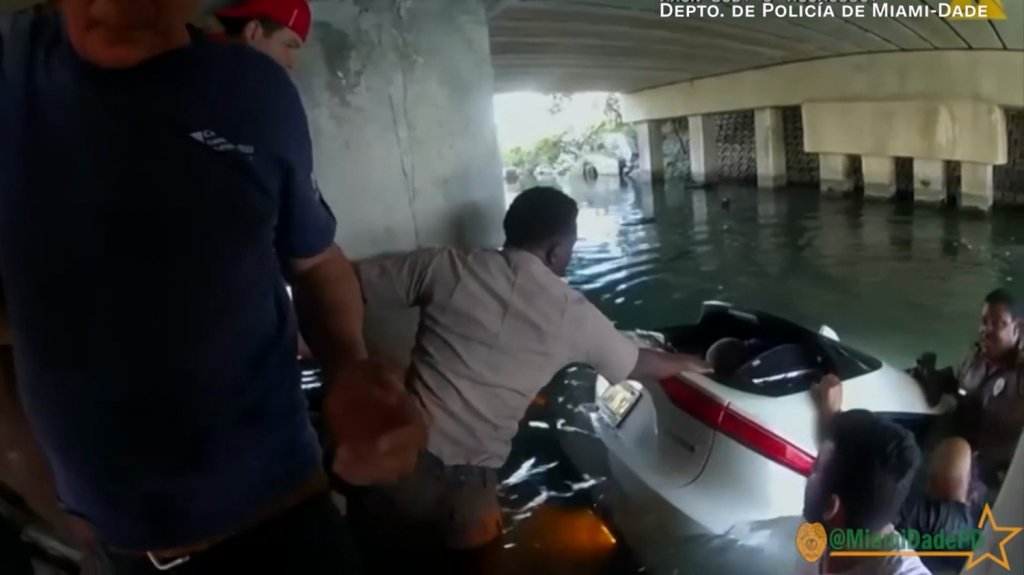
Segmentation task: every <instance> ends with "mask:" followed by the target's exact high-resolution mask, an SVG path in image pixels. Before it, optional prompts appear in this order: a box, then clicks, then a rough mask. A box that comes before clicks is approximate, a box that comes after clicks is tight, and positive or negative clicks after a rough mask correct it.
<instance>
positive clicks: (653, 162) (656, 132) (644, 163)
mask: <svg viewBox="0 0 1024 575" xmlns="http://www.w3.org/2000/svg"><path fill="white" fill-rule="evenodd" d="M636 138H637V145H638V146H639V148H640V149H639V150H638V152H639V155H640V160H639V161H640V177H641V178H644V179H649V180H651V181H655V182H660V181H662V180H664V179H665V152H664V150H663V149H662V145H663V144H664V138H662V135H661V122H659V121H656V120H652V121H649V122H641V123H639V124H637V125H636Z"/></svg>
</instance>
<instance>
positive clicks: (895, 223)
mask: <svg viewBox="0 0 1024 575" xmlns="http://www.w3.org/2000/svg"><path fill="white" fill-rule="evenodd" d="M563 187H564V188H565V189H566V191H567V192H569V193H570V194H571V195H573V196H574V197H575V198H576V199H577V200H578V201H579V203H580V208H581V210H580V218H579V228H580V243H579V246H578V248H577V252H576V259H575V261H574V262H573V265H572V268H571V281H572V283H573V284H574V285H575V286H576V287H578V288H579V289H581V290H582V291H584V292H585V293H587V294H588V295H589V296H590V297H591V298H592V299H593V300H594V301H595V302H597V303H598V305H599V306H600V307H601V308H602V310H603V311H605V312H606V313H607V314H608V315H609V316H610V317H612V318H613V319H614V320H616V321H617V322H618V323H619V324H620V325H621V326H622V327H644V328H655V327H659V326H664V325H671V324H676V323H683V322H689V321H693V320H694V319H695V318H696V315H697V313H698V312H699V306H700V303H701V302H702V301H704V300H707V299H719V300H725V301H729V302H732V303H734V304H737V305H741V306H750V307H754V308H759V309H763V310H765V311H769V312H772V313H775V314H777V315H781V316H784V317H788V318H792V319H794V320H797V321H799V322H801V323H804V324H805V325H808V326H813V327H817V326H819V325H821V324H823V323H825V324H828V325H830V326H831V327H833V328H834V329H835V330H836V331H837V332H838V333H839V336H840V338H841V339H843V340H844V341H848V342H850V343H852V344H853V345H854V346H857V347H861V348H863V349H865V350H866V351H871V352H873V353H875V354H877V355H879V356H881V357H882V358H884V359H886V360H888V361H890V362H892V363H893V364H896V365H901V366H902V365H909V364H910V363H911V362H912V361H913V360H914V358H916V357H917V356H918V355H919V353H920V352H922V351H925V350H930V351H935V352H937V353H938V354H939V357H940V361H949V362H952V361H954V360H957V359H959V358H960V357H961V356H962V355H963V354H964V353H965V351H966V348H967V346H968V345H969V344H970V343H971V341H972V338H973V335H974V333H975V329H976V325H977V317H978V313H979V311H980V305H981V300H982V298H983V297H984V296H985V294H986V293H987V292H988V291H990V290H991V289H993V288H995V287H1007V288H1010V289H1013V288H1014V287H1015V286H1016V285H1017V284H1016V282H1019V281H1021V279H1024V214H1021V213H1019V212H1018V213H1005V212H996V213H995V214H994V215H991V216H987V217H986V216H983V215H980V214H963V213H957V212H949V211H943V210H939V209H926V208H916V209H915V208H914V207H913V206H904V205H894V204H888V203H876V202H860V201H856V200H849V199H839V198H835V199H833V198H823V197H821V195H820V194H819V193H818V192H817V191H815V190H807V189H787V190H780V191H775V192H768V191H758V190H756V189H749V188H730V187H720V188H718V189H717V190H713V191H702V190H686V189H683V187H682V185H680V184H672V183H670V184H668V186H667V187H665V188H662V189H652V188H651V187H650V186H642V185H637V184H633V183H631V184H629V185H628V186H620V185H619V183H618V181H616V180H614V179H608V180H607V181H606V180H601V181H599V182H598V183H597V184H596V185H587V184H585V183H583V182H582V181H578V182H563Z"/></svg>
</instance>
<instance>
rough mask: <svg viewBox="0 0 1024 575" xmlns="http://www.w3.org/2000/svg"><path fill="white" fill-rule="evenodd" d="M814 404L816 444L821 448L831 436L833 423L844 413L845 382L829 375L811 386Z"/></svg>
mask: <svg viewBox="0 0 1024 575" xmlns="http://www.w3.org/2000/svg"><path fill="white" fill-rule="evenodd" d="M811 400H812V401H813V402H814V432H815V442H816V443H817V444H818V445H819V446H820V445H821V443H822V442H823V441H824V440H825V438H826V437H828V435H829V431H830V430H831V428H832V421H833V420H835V417H836V416H837V415H839V414H840V413H842V411H843V382H842V381H841V380H840V379H839V378H838V377H836V376H835V375H832V374H829V375H826V376H825V377H823V378H822V379H821V381H820V382H818V383H815V384H813V385H812V386H811Z"/></svg>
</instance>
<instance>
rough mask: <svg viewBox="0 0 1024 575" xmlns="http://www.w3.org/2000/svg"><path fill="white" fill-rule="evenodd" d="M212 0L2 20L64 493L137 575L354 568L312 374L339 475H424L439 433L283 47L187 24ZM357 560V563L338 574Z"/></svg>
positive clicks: (17, 276)
mask: <svg viewBox="0 0 1024 575" xmlns="http://www.w3.org/2000/svg"><path fill="white" fill-rule="evenodd" d="M198 4H199V1H198V0H189V1H186V0H65V1H64V2H63V8H62V10H63V18H60V17H57V16H53V15H47V14H35V15H21V16H18V17H15V18H14V19H13V21H10V22H8V23H7V24H5V25H4V26H3V27H0V30H5V31H4V32H3V36H2V37H0V46H2V47H0V62H2V66H0V71H2V73H0V126H3V130H2V132H0V276H2V277H3V280H4V281H3V284H4V290H5V295H6V297H7V301H8V304H9V314H10V326H11V335H12V340H13V344H14V354H15V363H16V369H17V379H18V386H19V392H20V395H21V399H22V401H23V405H24V409H25V412H26V415H27V416H28V419H29V421H30V423H31V424H32V427H33V430H34V432H35V434H36V436H37V438H38V440H39V442H40V444H41V445H42V446H43V449H44V451H45V453H46V455H47V457H48V459H49V462H50V463H51V465H52V467H53V471H54V476H55V480H56V484H57V491H58V494H59V496H60V499H61V501H62V502H63V504H64V505H65V506H66V507H67V509H68V510H69V511H70V512H71V513H73V514H74V515H76V516H79V517H82V518H84V519H85V520H87V521H88V522H89V523H90V524H91V525H92V526H93V528H94V529H95V531H96V533H97V536H98V538H99V540H100V542H101V543H102V544H103V545H104V546H105V547H106V548H108V549H110V550H111V552H112V554H113V558H114V563H115V565H116V567H117V569H118V570H119V572H122V571H123V572H153V571H154V570H157V569H163V568H169V567H171V566H176V567H177V568H178V570H176V572H180V573H229V572H231V573H233V572H248V571H250V570H252V569H255V568H256V567H257V566H259V567H263V568H264V569H269V570H271V571H278V572H295V573H298V572H301V573H327V572H331V573H337V572H344V571H343V570H344V567H343V560H344V558H343V557H342V556H341V555H342V553H341V552H340V551H339V549H340V546H339V541H338V540H339V539H340V537H341V531H340V528H339V524H338V521H339V518H338V514H337V512H336V511H335V510H334V509H333V508H332V507H331V505H330V503H329V500H328V498H327V495H326V493H327V488H326V478H325V477H324V474H323V473H322V471H321V467H320V462H321V455H320V452H319V447H318V445H317V442H316V437H315V434H314V432H313V430H312V428H311V425H310V422H309V420H308V416H307V414H306V405H305V401H304V398H303V397H302V394H301V390H300V388H299V385H298V381H299V373H298V366H297V361H296V344H295V342H296V326H295V324H294V322H293V321H292V320H291V314H290V312H289V305H290V304H289V299H288V295H287V293H286V291H285V287H284V284H283V283H282V281H281V279H282V276H284V277H286V279H288V281H289V282H290V283H291V285H292V286H293V292H294V296H295V302H296V308H297V311H298V316H299V321H300V323H301V324H302V326H303V330H304V333H305V335H306V336H307V338H308V340H309V342H310V344H311V347H312V348H313V351H314V353H315V354H316V355H317V357H318V358H320V360H321V362H322V363H323V364H324V368H325V372H326V374H327V380H328V382H329V386H330V390H329V392H328V398H327V400H326V402H325V416H326V418H327V420H328V421H327V423H328V426H329V427H330V429H331V431H332V434H333V440H334V442H335V443H336V444H337V445H338V448H337V450H336V451H335V452H334V454H333V470H334V471H335V472H336V473H337V474H338V475H340V476H341V477H342V478H343V479H346V480H347V481H349V482H350V483H355V484H368V483H376V482H381V481H391V480H394V479H396V478H397V477H398V476H400V475H401V474H403V473H405V472H407V471H408V470H410V469H411V468H412V466H413V464H414V463H415V459H416V455H417V452H418V450H419V449H420V448H421V447H422V446H423V443H424V430H423V424H422V421H421V420H420V418H419V416H418V415H417V411H416V409H415V407H414V406H413V404H412V403H411V401H409V398H408V397H407V396H406V395H405V392H404V390H403V389H402V380H401V376H400V374H398V373H395V372H394V371H392V370H389V369H387V368H386V367H384V366H381V365H379V364H376V363H372V362H370V361H369V360H368V359H367V353H366V347H365V344H364V342H363V339H362V336H361V328H362V325H361V324H362V303H361V296H360V292H359V287H358V284H357V282H356V280H355V277H354V274H353V271H352V268H351V265H350V263H349V262H348V260H347V259H346V258H345V256H344V254H343V253H342V252H341V250H340V249H338V247H337V246H335V245H334V241H333V239H334V233H335V219H334V216H333V215H332V213H331V211H330V210H329V209H328V208H327V205H326V204H325V203H324V201H323V199H322V197H321V195H320V192H319V190H318V188H317V186H316V181H315V178H314V176H313V162H312V151H311V143H310V137H309V132H308V127H307V126H308V125H307V121H306V117H305V114H304V111H303V109H302V105H301V102H300V99H299V97H298V94H297V93H296V91H295V88H294V86H293V85H292V83H291V82H290V80H289V79H288V77H287V75H286V73H285V72H284V71H283V70H282V69H281V68H280V67H279V66H278V65H276V64H275V63H274V62H273V61H272V60H270V59H269V58H268V57H266V56H265V55H263V54H260V53H259V52H257V51H255V50H250V49H247V48H245V47H240V46H232V45H225V44H219V43H212V42H205V41H202V40H200V39H193V38H192V37H191V36H190V34H189V33H188V31H187V29H186V23H187V22H188V21H189V19H190V18H191V17H192V16H193V15H194V13H195V11H196V10H197V8H198ZM339 570H341V571H339Z"/></svg>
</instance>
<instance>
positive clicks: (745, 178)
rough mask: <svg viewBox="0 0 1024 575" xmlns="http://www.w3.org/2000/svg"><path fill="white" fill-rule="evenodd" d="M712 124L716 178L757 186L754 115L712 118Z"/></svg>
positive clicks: (744, 113)
mask: <svg viewBox="0 0 1024 575" xmlns="http://www.w3.org/2000/svg"><path fill="white" fill-rule="evenodd" d="M715 121H716V122H717V123H718V131H717V132H716V136H717V137H716V145H717V147H718V169H719V177H720V178H721V179H722V180H725V181H733V182H744V183H754V182H757V148H756V146H755V144H754V111H753V110H745V111H742V112H730V113H727V114H715Z"/></svg>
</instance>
